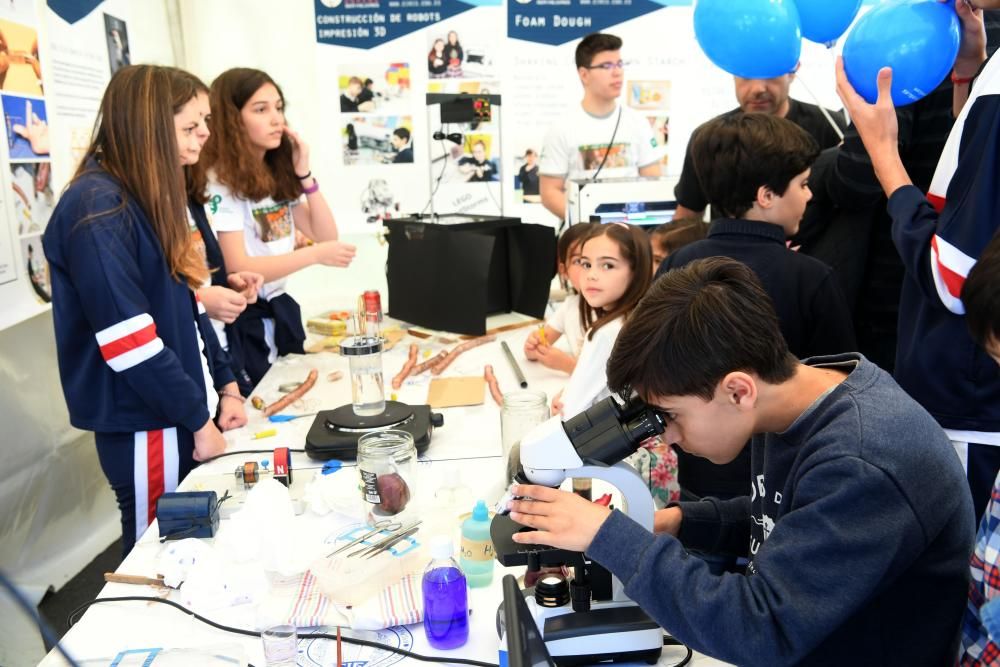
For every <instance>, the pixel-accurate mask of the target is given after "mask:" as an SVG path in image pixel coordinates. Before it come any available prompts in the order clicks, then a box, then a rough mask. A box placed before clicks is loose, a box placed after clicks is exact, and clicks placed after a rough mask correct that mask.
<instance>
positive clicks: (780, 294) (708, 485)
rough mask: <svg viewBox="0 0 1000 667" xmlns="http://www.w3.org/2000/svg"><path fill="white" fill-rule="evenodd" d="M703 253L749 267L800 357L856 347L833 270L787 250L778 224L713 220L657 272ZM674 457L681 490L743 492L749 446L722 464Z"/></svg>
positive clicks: (700, 494) (696, 493)
mask: <svg viewBox="0 0 1000 667" xmlns="http://www.w3.org/2000/svg"><path fill="white" fill-rule="evenodd" d="M706 257H729V258H730V259H735V260H737V261H739V262H743V263H744V264H746V265H747V266H749V267H750V269H751V270H752V271H753V272H754V274H755V275H756V276H757V277H758V278H760V282H761V284H762V285H763V286H764V291H766V292H767V294H768V296H770V297H771V302H772V303H773V304H774V310H775V312H777V314H778V322H779V324H780V325H781V334H782V335H783V336H784V337H785V341H786V342H787V343H788V349H789V350H790V351H791V353H792V354H794V355H795V356H796V357H798V358H799V359H804V358H806V357H814V356H819V355H826V354H840V353H841V352H854V351H855V350H857V345H856V343H855V340H854V327H853V326H852V324H851V312H850V310H849V309H848V307H847V300H846V299H845V298H844V294H843V292H842V290H841V288H840V283H839V282H838V281H837V278H836V276H835V275H834V274H833V270H832V269H831V268H830V267H828V266H827V265H826V264H823V263H822V262H821V261H819V260H818V259H815V258H814V257H809V256H807V255H803V254H801V253H797V252H794V251H792V250H789V249H788V248H787V247H786V246H785V230H784V229H783V228H782V227H780V226H779V225H772V224H769V223H766V222H758V221H755V220H737V219H721V220H716V221H715V222H713V223H712V226H711V227H710V228H709V231H708V238H706V239H704V240H701V241H697V242H695V243H692V244H691V245H687V246H684V247H683V248H681V249H679V250H678V251H677V252H675V253H672V254H671V255H670V256H669V257H667V258H666V259H665V260H663V263H662V264H661V265H660V269H659V271H658V272H657V277H659V276H660V275H662V274H663V273H665V272H667V271H669V270H671V269H676V268H680V267H682V266H685V265H687V264H689V263H691V262H693V261H695V260H696V259H704V258H706ZM675 449H677V448H675ZM677 458H678V463H679V465H678V482H679V483H680V485H681V488H682V489H683V491H684V493H685V494H693V495H694V496H698V497H704V496H716V497H719V498H732V497H733V496H738V495H743V494H744V493H746V479H747V475H748V474H749V473H750V452H749V451H748V450H744V452H743V454H741V455H740V456H739V457H737V458H736V460H734V461H732V462H731V463H727V464H726V465H721V466H720V465H715V464H713V463H712V462H711V461H709V460H708V459H704V458H701V457H699V456H693V455H691V454H688V453H686V452H684V451H683V450H680V449H677ZM685 497H687V496H685Z"/></svg>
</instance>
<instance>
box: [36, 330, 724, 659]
mask: <svg viewBox="0 0 1000 667" xmlns="http://www.w3.org/2000/svg"><path fill="white" fill-rule="evenodd" d="M529 331H530V329H527V328H525V329H520V330H515V331H512V332H507V333H505V334H503V336H502V338H503V339H506V340H508V341H509V344H510V347H511V349H512V350H513V351H514V353H515V356H516V357H517V358H518V359H519V361H520V364H521V367H522V369H523V370H524V374H525V376H526V378H527V380H528V382H529V388H531V389H536V390H542V391H545V392H546V393H547V395H548V396H549V398H550V400H551V397H552V396H553V395H554V393H555V392H556V391H558V390H559V389H561V388H562V386H563V384H564V383H565V378H566V376H565V375H560V374H557V373H555V372H553V371H550V370H548V369H546V368H544V367H542V366H541V365H540V364H535V363H531V362H528V361H526V360H525V359H524V358H523V355H522V352H521V349H522V342H523V340H524V338H525V336H526V335H527V333H528V332H529ZM411 342H416V343H418V344H419V345H420V349H421V357H420V358H421V360H423V359H424V354H423V353H424V351H429V352H430V353H431V354H436V353H437V351H438V350H440V349H443V348H446V347H450V346H451V345H445V344H442V343H440V342H437V341H436V339H430V340H421V339H417V338H413V337H411V336H406V337H405V338H404V339H403V340H402V342H401V343H399V344H398V345H397V346H396V347H395V348H394V349H393V350H391V351H389V352H387V353H385V354H384V369H385V376H386V385H387V392H388V393H395V394H397V398H398V400H400V401H403V402H406V403H410V404H422V403H425V402H426V398H427V388H428V384H429V381H430V375H429V374H424V375H423V376H420V377H416V378H410V379H409V380H408V381H407V382H406V383H405V385H404V386H403V387H402V388H401V389H400V390H398V391H395V392H393V391H392V390H391V389H388V384H389V381H390V379H391V378H392V376H393V375H395V374H396V373H397V372H398V370H399V369H400V368H401V366H402V364H403V362H404V360H405V359H406V356H407V353H408V348H409V344H410V343H411ZM452 344H454V343H452ZM485 363H490V364H492V365H493V367H494V369H495V372H496V374H497V378H498V380H499V383H500V387H501V389H502V390H507V391H511V390H515V389H517V382H516V380H515V376H514V373H513V371H512V370H511V368H510V366H509V364H508V362H507V361H506V359H505V357H504V356H503V353H502V351H501V348H500V345H499V342H494V343H490V344H487V345H483V346H481V347H477V348H474V349H472V350H470V351H468V352H466V353H464V354H462V355H461V356H459V357H458V358H457V360H456V361H455V362H454V363H453V364H452V365H451V366H449V368H448V369H447V370H446V371H445V373H444V375H445V376H481V375H482V373H483V365H484V364H485ZM310 368H315V369H317V370H318V371H319V380H318V382H317V384H316V387H315V388H314V389H313V390H312V391H311V392H309V393H308V394H307V395H306V396H305V397H304V398H303V399H302V402H301V404H298V405H295V406H293V407H292V408H290V409H288V410H286V411H285V412H286V413H294V414H298V413H310V412H315V411H317V410H323V409H330V408H333V407H337V406H340V405H343V404H345V403H349V402H350V380H349V377H348V373H347V361H346V359H343V358H341V357H340V356H338V355H335V354H330V353H323V354H317V355H307V356H304V357H290V358H285V359H282V360H279V361H278V363H276V364H275V365H274V366H273V367H272V368H271V370H270V371H269V372H268V374H267V375H266V376H265V378H264V379H263V380H262V382H261V384H260V386H259V387H258V388H257V390H256V391H255V392H254V393H255V394H257V395H260V396H261V397H262V398H264V400H265V401H267V402H270V401H271V400H274V399H276V398H277V397H278V396H279V395H280V394H279V392H278V391H277V387H278V386H279V385H281V384H284V383H287V382H292V381H301V380H302V379H304V378H305V376H306V374H307V373H308V370H309V369H310ZM335 370H340V371H343V372H344V379H341V380H339V381H337V382H330V381H328V380H327V376H328V374H329V373H330V372H332V371H335ZM484 398H485V400H484V402H483V404H482V405H478V406H473V407H464V408H449V409H443V410H441V412H442V413H443V414H444V419H445V424H444V426H443V427H442V428H439V429H435V431H434V435H433V438H432V442H431V445H430V447H429V448H428V450H427V451H426V453H425V454H424V455H423V456H422V457H421V459H422V462H421V463H420V464H419V465H418V470H419V473H418V477H417V485H416V487H417V488H416V489H415V491H414V499H413V501H412V502H413V503H415V506H414V507H412V508H408V511H409V510H411V509H413V510H416V512H417V514H416V515H417V516H419V517H420V518H422V519H423V520H424V524H423V525H422V526H421V532H420V533H418V536H419V537H421V538H422V539H423V540H426V539H427V538H429V537H430V536H431V535H433V534H436V533H446V534H451V535H452V536H453V538H455V540H456V544H457V541H458V538H459V530H460V517H461V515H462V514H464V513H466V512H468V511H470V510H471V509H472V505H473V503H474V502H475V500H477V499H480V498H482V499H484V500H486V501H487V503H488V504H490V505H491V506H492V504H493V503H494V502H495V501H496V500H497V499H498V498H499V496H500V495H501V493H502V492H503V491H504V490H505V485H504V478H503V477H504V464H503V458H502V456H501V454H502V452H501V440H500V417H499V408H498V407H497V406H496V405H495V404H494V402H493V401H492V399H491V398H490V395H489V392H488V391H487V392H486V394H485V397H484ZM247 411H248V414H249V415H250V422H249V423H248V424H247V426H246V427H244V428H242V429H239V430H237V431H232V432H230V433H227V434H226V440H227V442H228V443H229V447H228V449H227V451H244V450H252V449H267V450H272V449H273V448H275V447H279V446H280V447H292V448H302V447H303V446H304V441H305V435H306V433H307V431H308V430H309V427H310V425H311V424H312V421H313V418H312V417H304V418H302V419H298V420H295V421H292V422H287V423H281V424H273V423H270V422H268V421H266V420H265V419H263V418H262V417H261V416H260V415H259V413H258V412H257V411H256V410H254V409H252V408H251V407H250V406H249V404H248V406H247ZM268 429H276V430H277V435H275V436H273V437H267V438H262V439H253V435H254V434H255V433H259V432H261V431H265V430H268ZM269 458H271V457H270V455H269V454H246V455H243V456H230V457H226V458H223V459H219V460H217V461H213V462H211V463H208V464H205V465H203V466H200V467H199V468H198V469H196V470H195V471H194V472H193V473H192V474H191V475H189V476H188V478H187V479H185V481H184V483H183V484H182V490H204V489H212V490H215V491H216V492H217V493H219V494H220V496H221V494H222V493H224V492H225V490H227V489H228V490H229V491H230V493H231V494H234V497H233V499H232V500H231V501H227V506H224V507H225V513H224V516H228V515H231V514H232V513H233V512H234V511H236V510H238V509H239V508H240V503H241V502H242V500H243V499H244V498H245V495H246V492H245V491H243V490H242V487H239V486H238V485H237V482H236V480H235V478H234V476H233V471H234V469H235V468H236V466H237V465H239V464H241V463H243V462H244V461H246V460H258V461H260V460H262V459H269ZM292 461H293V465H292V470H293V483H292V486H291V488H290V490H289V491H290V495H291V497H292V499H293V501H301V500H302V499H303V497H304V495H305V489H306V488H307V487H308V484H309V483H310V481H311V480H312V478H313V476H314V475H315V474H317V473H318V471H317V468H318V467H320V466H321V465H322V462H316V461H312V460H310V459H308V458H307V457H306V456H305V455H304V454H300V453H296V454H293V457H292ZM334 474H335V476H336V480H337V484H338V488H339V486H340V485H342V487H343V491H344V493H343V496H342V498H343V500H344V503H345V504H344V508H346V509H345V510H344V511H345V512H350V511H351V510H350V508H351V506H352V504H351V498H352V497H356V494H357V493H358V492H357V476H356V469H355V468H354V467H353V466H352V465H348V466H346V467H345V468H344V469H342V470H340V471H339V472H336V473H334ZM299 504H300V505H301V504H302V503H299ZM354 507H357V508H360V507H361V502H360V500H358V501H357V503H356V505H354ZM359 511H360V510H359ZM356 518H359V519H360V518H361V517H360V513H359V514H358V515H357V517H356ZM294 521H295V522H296V525H297V526H298V529H299V532H298V533H296V534H297V535H302V536H304V537H303V540H304V542H303V545H302V548H303V549H306V548H314V549H315V548H316V546H317V545H316V544H305V542H308V541H309V540H313V541H315V540H319V541H320V542H322V540H323V539H324V535H326V534H328V533H331V534H332V533H335V532H336V531H337V530H338V529H339V528H340V527H341V526H342V524H343V523H344V521H345V515H344V513H343V512H334V513H332V514H330V515H327V516H325V517H320V516H316V515H315V514H313V513H312V512H310V511H309V510H306V511H305V512H304V513H302V514H301V515H300V516H297V517H296V518H295V519H294ZM260 530H261V531H267V530H268V527H267V526H261V527H260ZM217 539H218V538H217ZM296 539H298V538H296ZM209 542H210V541H209ZM167 544H170V543H167ZM297 546H298V545H297ZM163 548H164V545H161V544H160V543H159V541H158V539H157V527H156V525H155V524H154V525H153V526H151V527H150V529H149V530H148V531H147V533H146V534H145V535H144V536H143V538H142V539H141V540H140V541H139V543H138V544H137V545H136V548H135V549H134V550H133V551H132V553H131V554H130V555H129V557H128V558H127V559H126V560H125V562H124V563H123V564H122V566H121V567H120V568H119V572H122V573H127V574H137V575H144V576H154V575H155V574H156V567H157V566H156V563H157V556H158V554H160V552H161V550H162V549H163ZM512 572H513V573H515V574H518V575H519V574H521V573H522V568H514V569H513V570H512ZM503 574H504V571H503V568H501V567H499V566H497V568H496V570H495V573H494V578H493V583H492V584H491V585H490V586H489V587H486V588H479V589H470V608H471V609H472V615H471V617H470V622H471V625H470V639H469V642H468V643H467V644H466V645H465V646H463V647H462V648H460V649H456V650H454V651H451V652H441V651H435V650H434V649H432V648H431V647H430V646H429V645H428V644H427V642H426V639H425V636H424V632H423V628H422V627H421V626H420V625H419V624H418V625H413V626H409V627H405V628H398V629H390V630H387V631H385V632H383V633H379V636H377V637H376V635H375V634H374V633H369V635H368V637H369V638H372V639H379V640H381V641H388V642H391V643H398V644H400V645H403V646H406V647H408V648H409V649H410V650H413V651H416V652H418V653H422V654H427V655H442V656H444V655H452V656H460V657H463V658H473V659H479V660H483V661H486V662H496V661H497V655H498V654H497V646H498V644H497V635H496V628H495V614H496V610H497V606H498V604H499V602H500V600H501V598H502V595H501V589H500V580H501V578H502V575H503ZM153 594H155V589H153V588H151V587H144V586H135V585H126V584H108V585H107V586H105V588H104V589H103V591H102V592H101V597H114V596H127V595H153ZM178 595H179V594H178V593H177V592H173V593H171V599H177V598H178ZM211 618H212V619H213V620H215V621H218V622H220V623H224V624H227V625H232V626H237V627H242V628H253V627H254V625H255V608H254V606H253V605H251V604H243V605H236V606H231V607H227V608H222V609H218V610H216V611H215V613H213V614H211ZM64 646H65V647H66V649H67V650H69V651H70V653H71V654H72V655H73V656H75V657H76V658H77V659H78V660H80V661H81V662H83V663H84V664H94V665H97V664H104V665H106V664H110V663H111V661H112V660H113V659H114V658H115V657H116V656H119V655H120V654H121V652H123V651H128V650H132V651H136V652H135V653H131V654H128V655H127V656H126V657H127V660H123V661H122V662H121V664H122V665H126V664H133V663H131V662H128V660H134V661H135V662H134V664H143V661H144V660H145V659H146V658H147V657H148V656H149V655H150V654H151V653H150V651H151V650H155V649H163V651H161V653H159V654H157V656H158V657H156V659H155V661H154V662H153V663H151V664H155V665H159V664H161V663H162V664H170V662H169V661H170V660H173V661H176V662H175V663H174V664H216V663H213V662H212V661H211V658H210V657H209V656H210V655H213V654H215V655H223V656H229V657H230V658H235V659H236V660H237V661H238V662H237V663H232V662H230V663H228V664H248V663H249V664H255V665H262V664H264V661H263V651H262V649H261V642H260V640H259V639H257V638H249V637H242V636H239V635H235V634H230V633H226V632H222V631H219V630H215V629H213V628H211V627H209V626H207V625H205V624H202V623H200V622H198V621H197V620H195V619H193V618H192V617H189V616H187V615H185V614H183V613H181V612H179V611H178V610H176V609H172V608H169V607H167V606H165V605H157V604H154V603H145V602H115V603H104V604H99V605H95V606H93V607H91V608H90V609H89V610H88V611H87V612H86V614H85V615H84V616H83V618H82V619H81V620H80V621H79V622H78V623H77V624H76V625H75V626H74V627H73V628H72V629H71V630H70V631H69V633H68V634H67V635H66V637H65V638H64ZM167 649H171V650H172V651H173V652H172V653H171V652H167V651H166V650H167ZM180 649H189V650H192V651H195V652H196V653H188V654H183V653H178V651H179V650H180ZM357 651H358V649H355V648H348V647H346V645H345V661H346V660H348V659H366V658H364V657H361V656H358V654H357ZM683 655H684V654H683V651H679V650H678V649H675V648H667V649H665V650H664V657H663V659H662V660H661V663H660V664H662V665H671V664H674V663H676V662H677V661H678V660H679V659H680V658H682V657H683ZM332 656H333V648H332V642H324V641H320V640H316V641H312V642H302V643H300V658H299V664H300V665H325V664H330V660H331V659H332ZM351 656H355V657H353V658H352V657H351ZM369 657H370V656H369ZM89 661H93V662H89ZM395 662H396V658H389V659H387V660H386V661H384V662H379V663H378V664H379V665H389V664H395ZM407 662H408V661H407ZM41 664H42V665H46V666H50V665H60V664H65V663H64V662H63V661H62V659H61V658H59V657H58V656H57V655H56V654H55V653H50V654H49V656H47V657H46V659H45V660H44V661H43V662H42V663H41ZM217 664H220V665H221V664H226V663H225V662H224V661H220V662H218V663H217ZM348 664H349V663H348ZM692 664H694V665H696V666H698V667H708V666H710V665H720V664H723V663H719V662H717V661H714V660H711V659H708V658H704V657H700V656H699V657H696V659H695V661H694V662H693V663H692Z"/></svg>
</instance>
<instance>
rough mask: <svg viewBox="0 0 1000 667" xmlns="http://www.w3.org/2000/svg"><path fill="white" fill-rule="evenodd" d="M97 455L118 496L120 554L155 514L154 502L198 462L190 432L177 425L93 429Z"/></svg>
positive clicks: (150, 521) (129, 546) (174, 485)
mask: <svg viewBox="0 0 1000 667" xmlns="http://www.w3.org/2000/svg"><path fill="white" fill-rule="evenodd" d="M94 439H95V440H96V442H97V457H98V459H99V460H100V462H101V468H102V469H103V470H104V476H105V477H107V478H108V482H110V483H111V489H112V490H113V491H114V492H115V496H116V497H117V498H118V509H119V510H120V511H121V519H122V554H123V557H124V556H128V553H129V552H130V551H131V550H132V547H133V546H135V542H136V540H137V539H139V537H140V536H142V534H143V533H144V532H145V531H146V528H148V527H149V524H150V523H152V521H153V519H155V518H156V501H157V500H158V499H159V497H160V496H162V495H163V494H164V493H170V492H173V491H175V490H176V489H177V485H178V484H179V483H180V481H181V480H182V479H184V477H185V476H186V475H187V474H188V473H189V472H191V470H192V469H193V468H194V467H195V465H197V464H196V463H195V460H194V456H193V455H194V436H193V435H192V433H191V432H190V431H188V430H187V429H185V428H181V427H174V428H166V429H162V430H158V431H139V432H137V433H95V434H94Z"/></svg>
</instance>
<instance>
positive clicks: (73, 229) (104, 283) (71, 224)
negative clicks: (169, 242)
mask: <svg viewBox="0 0 1000 667" xmlns="http://www.w3.org/2000/svg"><path fill="white" fill-rule="evenodd" d="M93 166H94V170H93V171H91V172H89V173H87V174H85V175H83V176H81V177H80V178H78V179H76V180H75V181H74V182H73V183H72V184H71V185H70V187H69V188H68V189H67V190H66V192H65V193H63V195H62V197H61V198H60V200H59V204H58V205H57V206H56V208H55V211H54V212H53V214H52V218H51V219H50V220H49V224H48V227H47V228H46V230H45V236H44V238H43V239H42V244H43V246H44V248H45V257H46V259H48V261H49V267H50V270H51V274H52V297H53V298H52V312H53V321H54V324H55V333H56V351H57V354H58V360H59V375H60V378H61V380H62V386H63V393H64V394H65V396H66V404H67V406H68V407H69V416H70V423H71V424H73V426H76V427H77V428H80V429H84V430H88V431H98V432H106V433H122V432H134V431H147V430H155V429H161V428H170V427H174V426H181V427H183V428H186V429H187V430H189V431H192V432H194V431H197V430H198V429H200V428H201V427H202V426H204V425H205V423H206V422H207V421H208V419H209V417H212V416H214V415H209V414H208V407H207V403H206V398H207V397H206V395H205V391H206V389H205V381H204V377H203V370H202V360H201V354H202V353H201V350H200V349H199V342H198V335H199V332H200V335H201V338H202V340H203V341H204V344H205V349H206V356H207V359H208V361H209V369H210V371H211V374H212V376H213V383H214V386H215V388H216V389H219V388H221V387H223V386H224V385H226V384H228V383H230V382H233V374H232V372H231V371H230V370H229V368H228V366H227V365H226V362H225V359H224V357H223V356H222V355H220V354H219V352H220V348H219V344H218V340H217V337H216V335H215V332H214V331H213V330H212V327H211V324H209V322H208V318H207V316H205V315H204V313H203V312H201V313H200V312H199V311H201V310H203V309H201V308H199V306H198V304H197V303H196V300H195V296H194V292H193V291H192V290H191V289H190V287H188V285H187V284H186V283H184V282H181V281H179V280H176V279H175V278H174V277H173V276H172V275H171V274H170V269H169V268H168V266H167V262H166V258H165V257H164V255H163V247H162V245H161V244H160V241H159V238H158V237H157V236H156V234H155V232H154V231H153V228H152V226H151V225H150V222H149V220H148V219H147V217H146V214H145V213H144V212H143V211H142V209H141V208H140V207H139V205H138V203H137V202H136V201H135V198H134V197H129V198H127V203H126V204H125V205H124V207H122V201H123V199H125V198H124V196H123V189H122V187H121V185H120V184H119V183H118V182H117V181H116V180H115V179H114V178H112V177H111V176H110V175H109V174H108V173H107V172H105V171H103V170H101V169H100V168H99V167H97V165H96V164H94V165H93ZM116 209H117V210H116ZM109 211H113V212H112V213H109V214H107V215H100V216H99V217H96V218H93V219H90V220H86V218H87V217H88V216H94V215H96V214H101V213H107V212H109Z"/></svg>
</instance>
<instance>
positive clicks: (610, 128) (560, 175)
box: [538, 33, 662, 220]
mask: <svg viewBox="0 0 1000 667" xmlns="http://www.w3.org/2000/svg"><path fill="white" fill-rule="evenodd" d="M621 47H622V40H621V38H619V37H616V36H615V35H608V34H603V33H593V34H591V35H587V36H586V37H584V38H583V39H582V40H580V43H579V44H578V45H577V47H576V71H577V74H578V75H579V76H580V83H581V84H583V100H582V101H581V102H580V104H578V105H577V104H574V105H573V107H572V108H571V109H569V110H568V112H567V113H566V114H565V115H564V116H562V117H561V118H560V119H559V122H558V123H556V124H555V125H553V126H552V127H551V128H550V129H549V131H548V134H546V136H545V144H544V146H543V148H542V157H541V161H540V163H539V167H538V173H539V177H540V178H539V186H540V190H541V195H542V204H544V205H545V208H547V209H548V210H549V211H551V212H552V213H553V214H554V215H557V216H558V217H559V218H560V219H561V220H565V219H566V180H567V179H579V178H595V177H597V176H598V174H599V175H600V177H601V178H612V177H616V178H618V177H628V176H659V175H660V158H661V157H662V150H661V149H659V148H657V146H656V139H655V137H654V136H653V130H652V129H651V128H650V126H649V122H648V121H647V120H646V119H645V118H643V117H642V116H640V115H639V114H637V113H635V112H634V111H632V110H631V109H628V108H626V107H625V106H624V105H621V104H619V103H618V97H619V96H620V95H621V92H622V85H623V84H624V82H625V63H624V62H623V61H622V59H621Z"/></svg>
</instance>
